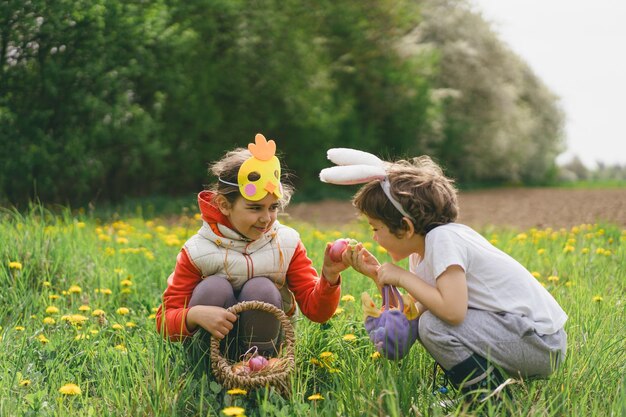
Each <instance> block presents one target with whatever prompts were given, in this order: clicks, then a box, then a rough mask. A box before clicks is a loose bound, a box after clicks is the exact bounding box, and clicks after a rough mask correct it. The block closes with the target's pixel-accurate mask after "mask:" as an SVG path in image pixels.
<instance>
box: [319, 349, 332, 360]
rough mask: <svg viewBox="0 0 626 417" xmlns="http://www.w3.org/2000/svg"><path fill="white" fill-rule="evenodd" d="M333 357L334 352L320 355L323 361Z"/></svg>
mask: <svg viewBox="0 0 626 417" xmlns="http://www.w3.org/2000/svg"><path fill="white" fill-rule="evenodd" d="M332 357H333V352H328V351H326V352H322V353H320V358H322V359H327V358H332Z"/></svg>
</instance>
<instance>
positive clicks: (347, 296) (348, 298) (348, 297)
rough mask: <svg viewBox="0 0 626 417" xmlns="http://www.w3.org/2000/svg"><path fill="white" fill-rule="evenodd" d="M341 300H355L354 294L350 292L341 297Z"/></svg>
mask: <svg viewBox="0 0 626 417" xmlns="http://www.w3.org/2000/svg"><path fill="white" fill-rule="evenodd" d="M341 301H346V302H354V296H353V295H350V294H346V295H344V296H343V297H341Z"/></svg>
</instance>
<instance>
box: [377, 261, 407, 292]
mask: <svg viewBox="0 0 626 417" xmlns="http://www.w3.org/2000/svg"><path fill="white" fill-rule="evenodd" d="M406 272H407V271H406V270H405V269H403V268H400V267H399V266H398V265H395V264H392V263H390V262H385V263H384V264H382V265H381V266H380V268H378V282H379V283H380V285H381V286H382V285H385V284H387V285H393V286H396V287H402V288H404V286H403V285H402V283H401V278H402V276H403V274H405V273H406Z"/></svg>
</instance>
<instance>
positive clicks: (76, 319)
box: [68, 314, 89, 325]
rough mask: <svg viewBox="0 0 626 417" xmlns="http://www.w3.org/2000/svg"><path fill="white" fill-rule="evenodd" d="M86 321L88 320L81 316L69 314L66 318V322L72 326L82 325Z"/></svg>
mask: <svg viewBox="0 0 626 417" xmlns="http://www.w3.org/2000/svg"><path fill="white" fill-rule="evenodd" d="M87 320H89V319H88V318H87V317H85V316H83V315H82V314H71V315H70V316H69V317H68V321H69V322H70V323H71V324H73V325H83V324H84V323H85V322H86V321H87Z"/></svg>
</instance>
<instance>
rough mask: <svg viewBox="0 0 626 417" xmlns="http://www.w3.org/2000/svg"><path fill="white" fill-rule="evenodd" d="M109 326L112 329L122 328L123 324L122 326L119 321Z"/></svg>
mask: <svg viewBox="0 0 626 417" xmlns="http://www.w3.org/2000/svg"><path fill="white" fill-rule="evenodd" d="M111 328H112V329H113V330H122V329H123V328H124V326H122V325H121V324H119V323H115V324H114V325H113V326H111Z"/></svg>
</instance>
